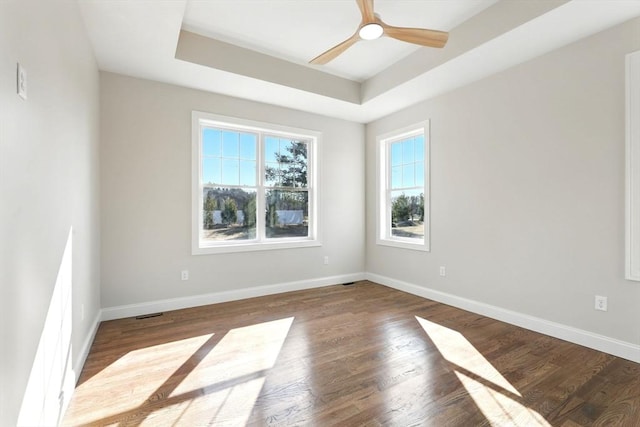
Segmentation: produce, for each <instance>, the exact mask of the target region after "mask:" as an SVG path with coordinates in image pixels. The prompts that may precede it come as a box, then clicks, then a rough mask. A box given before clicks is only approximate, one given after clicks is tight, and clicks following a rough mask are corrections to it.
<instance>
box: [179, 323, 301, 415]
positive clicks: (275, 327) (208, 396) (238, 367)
mask: <svg viewBox="0 0 640 427" xmlns="http://www.w3.org/2000/svg"><path fill="white" fill-rule="evenodd" d="M293 319H294V318H293V317H290V318H285V319H280V320H274V321H271V322H265V323H260V324H255V325H250V326H245V327H242V328H236V329H232V330H230V331H229V332H228V333H227V334H226V335H225V336H224V337H223V338H222V339H221V340H220V342H219V343H218V344H217V345H216V346H215V348H214V349H213V350H211V352H209V354H207V355H206V356H205V357H204V358H203V359H202V361H201V362H200V363H199V364H198V366H196V367H195V368H194V369H193V370H192V371H191V372H190V373H189V374H188V375H187V376H186V377H185V378H184V380H183V381H182V382H181V383H180V384H179V385H178V386H177V387H176V388H175V390H173V391H172V392H171V394H170V395H169V398H168V400H169V401H171V400H172V399H175V400H176V401H181V400H182V398H183V397H185V396H189V395H190V394H192V393H194V392H195V391H198V394H199V395H198V396H194V397H193V398H192V400H193V401H194V402H193V404H191V405H189V406H185V408H184V409H183V410H182V411H181V412H180V416H179V420H178V419H177V420H176V422H177V421H180V422H181V423H183V422H184V421H185V420H200V421H199V422H201V421H202V419H203V417H204V419H209V420H210V422H211V423H215V424H216V425H219V424H220V425H227V424H229V425H243V424H244V423H245V422H246V421H247V420H248V418H249V416H250V415H251V411H252V409H253V405H254V403H255V401H256V399H257V398H258V395H259V394H260V390H261V389H262V385H263V384H264V380H265V377H266V374H267V371H268V370H269V369H271V368H272V367H273V366H274V365H275V363H276V360H277V358H278V355H279V354H280V350H281V348H282V345H283V344H284V341H285V339H286V337H287V335H288V334H289V328H290V327H291V324H292V323H293ZM196 400H197V402H195V401H196ZM202 408H206V411H204V409H203V411H200V409H202Z"/></svg>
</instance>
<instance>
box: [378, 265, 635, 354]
mask: <svg viewBox="0 0 640 427" xmlns="http://www.w3.org/2000/svg"><path fill="white" fill-rule="evenodd" d="M366 278H367V280H370V281H372V282H375V283H380V284H381V285H385V286H388V287H390V288H394V289H397V290H399V291H403V292H407V293H410V294H413V295H417V296H420V297H423V298H427V299H430V300H433V301H437V302H440V303H443V304H447V305H451V306H454V307H457V308H461V309H463V310H467V311H471V312H473V313H477V314H481V315H483V316H487V317H490V318H492V319H496V320H500V321H502V322H506V323H509V324H512V325H516V326H520V327H522V328H525V329H529V330H531V331H535V332H539V333H541V334H545V335H549V336H552V337H554V338H559V339H562V340H565V341H569V342H572V343H574V344H579V345H582V346H585V347H589V348H592V349H594V350H598V351H603V352H605V353H609V354H612V355H614V356H618V357H621V358H623V359H627V360H631V361H633V362H636V363H640V346H639V345H636V344H632V343H629V342H626V341H620V340H617V339H615V338H610V337H607V336H604V335H599V334H595V333H593V332H589V331H585V330H582V329H578V328H574V327H571V326H567V325H563V324H561V323H555V322H551V321H548V320H545V319H541V318H538V317H534V316H529V315H527V314H522V313H518V312H515V311H511V310H507V309H504V308H501V307H496V306H493V305H489V304H485V303H482V302H478V301H474V300H470V299H467V298H462V297H459V296H456V295H452V294H448V293H446V292H441V291H436V290H433V289H429V288H426V287H423V286H418V285H414V284H412V283H407V282H403V281H401V280H396V279H392V278H390V277H385V276H381V275H378V274H374V273H366Z"/></svg>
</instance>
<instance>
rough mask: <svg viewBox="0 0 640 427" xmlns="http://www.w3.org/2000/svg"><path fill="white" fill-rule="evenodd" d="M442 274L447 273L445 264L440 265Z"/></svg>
mask: <svg viewBox="0 0 640 427" xmlns="http://www.w3.org/2000/svg"><path fill="white" fill-rule="evenodd" d="M440 275H441V276H446V275H447V269H446V268H445V267H444V265H441V266H440Z"/></svg>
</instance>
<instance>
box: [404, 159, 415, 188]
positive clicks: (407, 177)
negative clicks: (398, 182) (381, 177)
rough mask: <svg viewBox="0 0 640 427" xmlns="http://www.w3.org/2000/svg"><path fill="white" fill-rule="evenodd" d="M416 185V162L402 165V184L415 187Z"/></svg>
mask: <svg viewBox="0 0 640 427" xmlns="http://www.w3.org/2000/svg"><path fill="white" fill-rule="evenodd" d="M415 185H416V180H415V166H414V163H411V164H408V165H403V166H402V186H403V187H414V186H415Z"/></svg>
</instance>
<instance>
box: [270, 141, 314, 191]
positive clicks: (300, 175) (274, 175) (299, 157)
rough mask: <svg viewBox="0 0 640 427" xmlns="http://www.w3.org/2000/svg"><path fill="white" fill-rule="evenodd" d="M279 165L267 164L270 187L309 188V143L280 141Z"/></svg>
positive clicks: (277, 158)
mask: <svg viewBox="0 0 640 427" xmlns="http://www.w3.org/2000/svg"><path fill="white" fill-rule="evenodd" d="M280 149H281V151H280V153H279V154H278V155H276V156H274V157H275V159H276V160H277V163H275V162H267V164H266V168H265V179H266V182H267V185H269V186H279V187H297V188H303V187H306V186H307V143H306V142H304V141H293V140H284V139H281V140H280Z"/></svg>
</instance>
